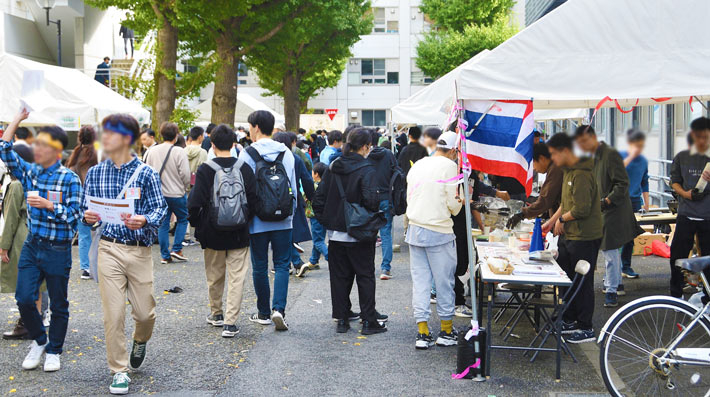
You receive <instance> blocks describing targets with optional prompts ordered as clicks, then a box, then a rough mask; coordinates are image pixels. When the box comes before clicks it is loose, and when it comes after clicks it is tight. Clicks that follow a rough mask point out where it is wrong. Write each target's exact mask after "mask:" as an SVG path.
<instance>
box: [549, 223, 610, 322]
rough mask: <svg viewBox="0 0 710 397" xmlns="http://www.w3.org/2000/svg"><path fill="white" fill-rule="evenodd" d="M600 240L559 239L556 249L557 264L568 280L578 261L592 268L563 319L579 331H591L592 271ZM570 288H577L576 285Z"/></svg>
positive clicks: (594, 266) (592, 307)
mask: <svg viewBox="0 0 710 397" xmlns="http://www.w3.org/2000/svg"><path fill="white" fill-rule="evenodd" d="M600 245H601V239H598V240H589V241H577V240H567V239H565V238H564V236H562V237H560V241H559V243H558V248H559V251H560V255H559V257H558V258H557V263H558V264H559V265H560V267H561V268H562V270H564V271H565V273H567V277H569V279H570V280H573V279H574V276H575V274H576V273H575V271H574V268H575V266H577V262H578V261H580V260H586V261H587V262H589V264H590V265H592V267H591V268H590V269H589V272H588V273H587V275H586V276H585V277H584V279H583V281H582V287H581V289H580V290H579V292H578V293H577V296H575V298H574V300H573V301H572V302H571V303H570V305H569V307H568V308H567V311H566V312H565V314H564V316H563V319H564V320H565V322H568V323H571V322H574V321H576V322H577V324H578V325H579V327H580V328H581V329H592V328H593V326H592V315H593V314H594V269H595V268H596V267H597V255H598V254H599V246H600ZM570 288H573V289H574V288H577V284H574V285H572V287H570Z"/></svg>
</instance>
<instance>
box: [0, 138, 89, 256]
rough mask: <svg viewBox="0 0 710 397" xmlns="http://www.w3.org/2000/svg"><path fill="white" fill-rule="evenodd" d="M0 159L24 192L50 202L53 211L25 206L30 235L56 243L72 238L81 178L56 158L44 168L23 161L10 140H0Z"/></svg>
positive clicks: (79, 216) (76, 223)
mask: <svg viewBox="0 0 710 397" xmlns="http://www.w3.org/2000/svg"><path fill="white" fill-rule="evenodd" d="M0 159H1V160H2V161H3V162H4V163H5V166H6V167H7V169H8V170H9V171H10V172H11V173H12V175H13V176H14V177H15V178H17V179H18V180H19V181H20V183H22V187H23V188H24V189H25V197H26V195H27V192H31V191H37V192H39V196H40V197H43V198H45V199H48V200H49V201H51V202H52V203H53V204H54V208H53V211H50V210H47V209H44V208H42V209H40V208H34V207H30V206H28V207H27V209H28V211H29V214H28V215H29V216H28V223H29V229H30V234H31V235H33V236H37V237H40V238H44V239H47V240H51V241H56V242H69V241H71V239H72V238H74V234H75V233H76V229H77V226H78V222H79V219H80V218H81V212H80V211H81V207H80V204H81V197H82V189H81V181H80V180H79V176H77V175H76V174H75V173H74V172H72V171H71V170H69V169H68V168H66V167H64V166H62V164H61V163H60V162H59V161H57V162H56V163H54V164H53V165H52V166H50V167H48V168H43V167H42V166H40V165H38V164H31V163H28V162H26V161H25V160H23V159H22V158H21V157H20V156H18V155H17V152H15V151H14V150H12V143H11V142H6V141H3V140H0Z"/></svg>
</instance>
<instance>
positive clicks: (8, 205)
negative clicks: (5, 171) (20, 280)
mask: <svg viewBox="0 0 710 397" xmlns="http://www.w3.org/2000/svg"><path fill="white" fill-rule="evenodd" d="M2 216H3V218H5V225H4V226H3V229H2V235H1V236H0V248H2V249H4V250H9V251H10V252H9V253H8V256H9V257H10V262H8V263H5V262H2V263H0V292H15V287H16V286H17V262H18V261H19V259H20V252H21V251H22V244H24V242H25V239H26V238H27V202H26V201H25V192H24V190H23V189H22V184H21V183H20V181H17V180H13V181H12V182H10V184H9V185H7V190H6V192H5V197H4V198H3V203H2Z"/></svg>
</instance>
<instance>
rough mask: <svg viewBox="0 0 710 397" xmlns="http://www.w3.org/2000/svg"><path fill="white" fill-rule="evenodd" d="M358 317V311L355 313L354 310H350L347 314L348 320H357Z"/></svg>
mask: <svg viewBox="0 0 710 397" xmlns="http://www.w3.org/2000/svg"><path fill="white" fill-rule="evenodd" d="M359 319H360V313H355V312H354V311H352V310H350V313H349V314H348V320H350V321H357V320H359Z"/></svg>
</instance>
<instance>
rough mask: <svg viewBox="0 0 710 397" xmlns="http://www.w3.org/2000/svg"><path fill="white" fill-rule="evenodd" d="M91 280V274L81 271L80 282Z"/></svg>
mask: <svg viewBox="0 0 710 397" xmlns="http://www.w3.org/2000/svg"><path fill="white" fill-rule="evenodd" d="M90 278H91V273H89V271H88V270H82V271H81V279H82V280H88V279H90Z"/></svg>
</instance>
